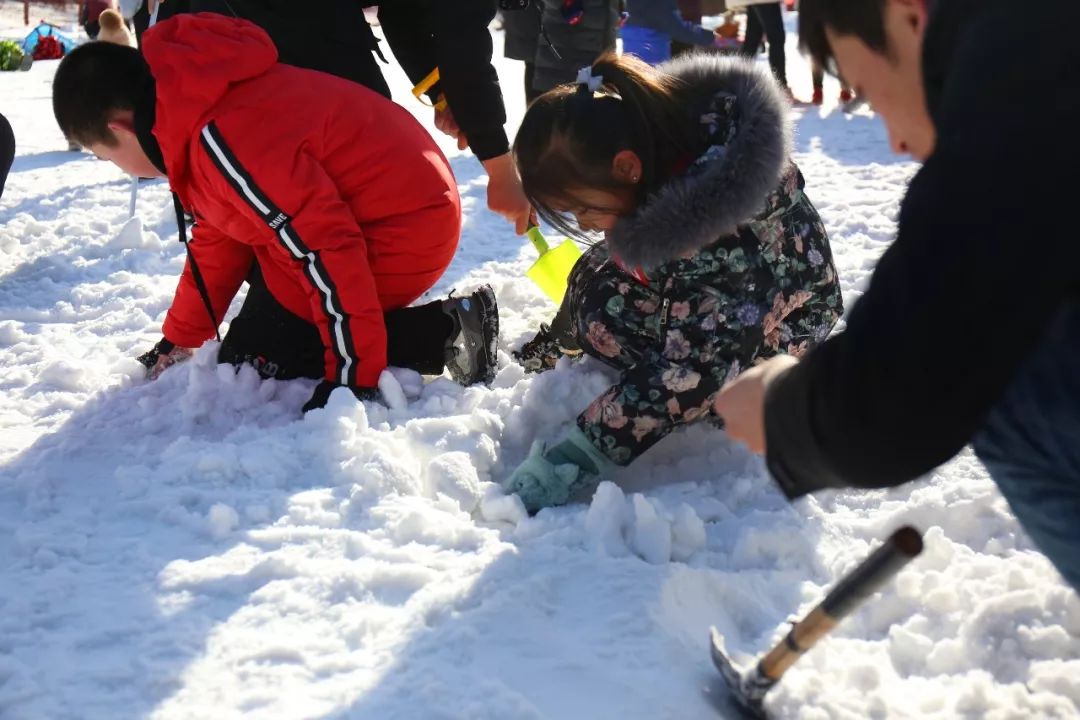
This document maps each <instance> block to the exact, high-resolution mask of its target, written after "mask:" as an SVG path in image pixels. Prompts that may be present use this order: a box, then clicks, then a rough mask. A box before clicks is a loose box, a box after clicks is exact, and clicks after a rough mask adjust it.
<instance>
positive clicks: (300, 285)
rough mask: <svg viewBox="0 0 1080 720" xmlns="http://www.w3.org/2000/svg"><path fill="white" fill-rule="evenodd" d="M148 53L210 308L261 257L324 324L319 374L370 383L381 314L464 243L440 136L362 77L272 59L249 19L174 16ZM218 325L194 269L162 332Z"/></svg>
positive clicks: (295, 307) (188, 336)
mask: <svg viewBox="0 0 1080 720" xmlns="http://www.w3.org/2000/svg"><path fill="white" fill-rule="evenodd" d="M144 54H145V57H146V60H147V62H148V63H149V64H150V70H151V73H152V74H153V76H154V79H155V82H156V84H157V101H156V105H155V113H156V116H155V121H154V129H153V133H154V136H155V137H156V139H157V141H158V143H159V144H160V146H161V151H162V155H163V157H164V161H165V167H166V169H167V171H168V176H169V183H170V185H171V186H172V188H173V190H174V191H175V192H176V193H177V194H178V195H179V196H180V199H181V200H182V201H183V203H184V206H185V207H186V208H188V209H189V210H190V211H191V212H193V214H194V215H195V218H196V225H195V228H194V231H193V240H192V243H191V250H192V252H193V254H194V255H195V258H196V262H197V263H198V265H199V269H200V270H201V271H202V274H203V276H204V279H205V281H206V285H207V288H208V290H209V294H210V297H211V302H212V304H213V306H214V312H215V314H216V316H217V317H218V318H222V317H223V316H224V315H225V312H226V310H227V309H228V307H229V303H230V302H231V301H232V299H233V296H235V295H236V292H237V290H238V289H239V288H240V284H241V283H242V282H243V281H244V278H245V277H246V276H247V274H248V271H249V270H250V268H251V263H252V261H253V260H257V261H258V263H259V267H260V268H261V269H262V273H263V276H264V278H265V279H266V285H267V287H268V289H269V290H270V292H271V293H273V295H274V297H275V298H276V299H277V300H278V302H280V303H281V304H282V305H283V306H284V307H285V308H287V309H288V310H289V311H291V312H292V313H294V314H296V315H299V316H300V317H303V318H305V319H307V320H309V321H310V322H312V323H314V324H316V325H317V327H318V328H319V332H320V334H321V336H322V339H323V343H324V345H325V347H326V374H325V377H326V379H328V380H332V381H334V382H338V383H341V384H345V385H352V386H361V387H373V386H375V385H376V383H377V381H378V378H379V373H380V372H381V371H382V369H383V368H384V367H385V366H386V329H385V326H384V324H383V312H384V311H385V310H390V309H394V308H398V307H403V306H405V305H408V304H409V303H410V302H412V301H413V300H415V299H416V298H418V297H419V296H420V295H422V294H423V293H424V292H425V291H427V290H428V289H430V288H431V286H432V285H433V284H434V283H435V281H436V280H437V279H438V278H439V276H441V275H442V273H443V272H444V271H445V270H446V267H447V265H449V263H450V259H451V258H452V256H453V254H454V251H455V250H456V248H457V240H458V235H459V233H460V230H461V203H460V199H459V197H458V193H457V186H456V184H455V182H454V177H453V174H452V173H451V171H450V167H449V165H448V163H447V161H446V158H445V157H443V155H442V153H441V152H440V151H439V149H438V147H437V146H436V145H435V142H434V141H433V140H432V138H431V136H430V135H428V133H427V132H426V131H425V130H424V129H423V128H422V127H421V126H420V125H419V123H417V122H416V120H415V119H414V118H413V117H412V116H411V115H409V113H407V112H406V111H405V110H403V109H401V108H400V107H398V106H396V105H394V104H393V103H392V102H390V101H389V100H387V99H385V98H384V97H382V96H380V95H378V94H376V93H374V92H372V91H371V90H368V89H367V88H364V87H362V86H360V85H357V84H355V83H352V82H349V81H347V80H342V79H340V78H337V77H333V76H331V75H326V74H323V73H319V72H315V71H311V70H302V69H299V68H295V67H291V66H287V65H281V64H278V63H277V51H276V50H275V48H274V45H273V44H272V43H271V41H270V38H269V37H268V36H267V35H266V33H265V32H263V31H262V30H261V29H259V28H258V27H256V26H255V25H253V24H251V23H249V22H246V21H244V20H237V19H233V18H227V17H225V16H221V15H213V14H200V15H180V16H177V17H174V18H171V19H169V20H167V21H165V22H161V23H159V24H157V25H156V26H155V27H153V28H152V29H150V30H149V31H147V33H146V35H145V36H144ZM214 330H215V328H214V326H213V323H212V322H211V320H210V318H209V316H208V314H207V312H206V308H205V306H204V304H203V302H202V299H201V298H200V296H199V293H198V289H197V287H196V285H195V283H194V280H193V279H192V275H191V272H190V267H185V269H184V273H183V275H182V276H181V278H180V283H179V286H178V287H177V289H176V297H175V298H174V300H173V304H172V307H171V308H170V309H169V312H168V315H167V316H166V318H165V325H164V335H165V337H166V338H167V339H168V340H169V341H171V342H173V343H175V344H177V345H182V346H186V347H197V346H199V345H201V344H202V343H203V342H204V341H206V340H207V339H209V338H210V337H212V336H213V334H214Z"/></svg>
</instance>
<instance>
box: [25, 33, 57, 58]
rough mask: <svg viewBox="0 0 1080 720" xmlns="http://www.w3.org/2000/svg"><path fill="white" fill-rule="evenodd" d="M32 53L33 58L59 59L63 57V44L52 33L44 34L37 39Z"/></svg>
mask: <svg viewBox="0 0 1080 720" xmlns="http://www.w3.org/2000/svg"><path fill="white" fill-rule="evenodd" d="M32 55H33V57H34V59H35V60H59V59H60V58H62V57H64V46H63V45H61V44H60V41H59V40H57V39H56V38H54V37H53V36H52V35H45V36H43V37H41V38H39V39H38V43H37V47H35V48H34V52H33V53H32Z"/></svg>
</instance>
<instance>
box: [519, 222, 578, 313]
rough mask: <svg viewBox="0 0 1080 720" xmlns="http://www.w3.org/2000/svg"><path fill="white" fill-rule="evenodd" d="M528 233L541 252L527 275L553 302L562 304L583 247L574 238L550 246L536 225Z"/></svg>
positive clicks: (537, 249) (534, 245)
mask: <svg viewBox="0 0 1080 720" xmlns="http://www.w3.org/2000/svg"><path fill="white" fill-rule="evenodd" d="M526 235H528V238H529V241H530V242H532V244H533V247H535V248H536V251H537V252H538V253H540V259H539V260H537V261H536V262H534V263H533V264H532V267H531V268H529V269H528V271H526V273H525V275H526V276H527V277H528V278H529V279H530V280H532V281H533V282H534V283H536V285H537V287H539V288H540V289H541V290H543V291H544V294H545V295H547V296H548V297H549V298H551V300H552V302H554V303H555V304H556V305H562V301H563V296H565V295H566V285H567V281H568V280H569V278H570V271H571V270H573V269H574V265H575V264H576V263H577V261H578V258H580V257H581V248H579V247H578V246H577V243H575V242H574V241H573V240H567V241H566V242H564V243H563V244H562V245H559V246H558V247H557V248H552V247H549V246H548V243H547V240H546V239H545V238H544V235H543V234H542V233H541V232H540V228H538V227H536V226H535V225H533V226H531V227H530V228H529V230H528V232H527V233H526Z"/></svg>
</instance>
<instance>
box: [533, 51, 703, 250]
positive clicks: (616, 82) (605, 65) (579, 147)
mask: <svg viewBox="0 0 1080 720" xmlns="http://www.w3.org/2000/svg"><path fill="white" fill-rule="evenodd" d="M681 89H682V83H681V82H680V81H679V80H678V79H677V78H675V77H673V76H671V75H665V74H664V73H661V72H658V71H657V70H656V69H654V68H652V67H650V66H649V65H647V64H646V63H644V62H642V61H641V60H639V59H637V58H636V57H633V56H622V57H619V56H617V55H614V54H611V53H608V54H605V55H603V56H601V57H600V58H599V59H598V60H596V62H594V63H593V64H592V67H591V68H588V69H586V70H584V71H583V74H582V76H581V78H580V81H579V82H577V83H572V84H569V83H568V84H566V85H560V86H559V87H557V88H554V89H553V90H549V91H548V92H546V93H544V94H543V95H541V96H540V97H538V98H537V99H536V100H534V101H533V103H532V104H531V105H530V106H529V110H528V112H526V114H525V118H524V119H523V120H522V122H521V127H520V128H519V130H518V134H517V137H516V138H515V140H514V157H515V160H516V161H517V165H518V170H519V172H520V173H521V180H522V186H523V187H524V189H525V194H526V195H527V196H528V198H529V200H530V201H531V202H532V204H533V206H534V207H535V208H536V209H537V211H538V212H539V213H540V215H541V216H543V217H544V219H546V220H547V221H548V222H550V223H551V224H552V225H554V226H555V227H557V228H559V229H561V230H563V231H564V232H567V233H570V234H574V235H578V236H579V237H580V236H581V235H582V233H581V231H580V230H578V229H577V228H576V227H574V226H573V225H572V224H571V223H570V222H569V220H568V219H567V218H566V217H565V216H564V215H563V214H562V213H559V212H558V211H556V210H554V209H553V208H552V207H551V206H552V203H555V204H564V205H565V204H567V203H568V202H572V201H573V198H572V193H571V192H570V191H571V190H573V189H581V188H594V189H614V188H618V187H619V184H618V183H616V182H615V180H614V179H613V178H612V174H611V163H612V161H613V159H614V157H615V155H616V153H618V152H620V151H622V150H632V151H634V152H635V153H636V154H637V155H638V157H640V158H641V164H642V173H641V182H640V183H639V184H638V185H637V189H638V193H639V200H641V201H643V200H644V199H645V198H646V197H647V196H648V195H649V194H651V193H653V192H655V191H656V190H658V189H659V188H660V187H661V186H662V185H663V184H664V183H665V182H666V181H667V180H668V178H669V177H670V175H671V172H672V170H673V168H674V167H675V166H676V165H677V164H678V163H679V161H680V160H682V159H684V158H685V156H687V155H688V154H692V153H696V151H697V150H699V148H696V147H695V142H696V137H695V133H694V130H693V128H694V127H695V124H694V123H693V122H692V121H691V120H690V119H689V118H688V117H687V115H686V109H685V108H684V107H683V105H682V102H681V98H680V97H679V96H680V94H681V93H680V91H681ZM620 189H623V188H620Z"/></svg>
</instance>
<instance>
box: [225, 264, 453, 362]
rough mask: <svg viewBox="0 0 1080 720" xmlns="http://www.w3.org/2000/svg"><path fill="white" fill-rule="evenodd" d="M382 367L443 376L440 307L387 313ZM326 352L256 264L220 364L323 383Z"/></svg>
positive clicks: (446, 322) (447, 325) (444, 335)
mask: <svg viewBox="0 0 1080 720" xmlns="http://www.w3.org/2000/svg"><path fill="white" fill-rule="evenodd" d="M385 321H386V362H387V365H391V366H393V367H402V368H409V369H412V370H415V371H417V372H418V373H420V374H422V375H441V374H442V372H443V369H444V368H445V363H444V358H445V348H446V342H447V340H448V339H449V336H450V333H451V332H452V331H453V328H454V323H453V321H452V320H451V319H450V317H449V316H448V315H447V314H446V313H444V312H443V311H442V302H440V301H435V302H430V303H427V304H426V305H419V306H417V307H407V308H402V309H400V310H391V311H390V312H388V313H386V315H385ZM324 351H325V347H324V345H323V342H322V338H321V337H320V336H319V331H318V329H317V328H316V327H315V325H313V324H311V323H309V322H308V321H307V320H304V319H303V318H301V317H298V316H296V315H293V314H292V313H291V312H289V311H288V310H286V309H285V308H284V307H283V306H282V305H281V303H279V302H278V301H277V300H276V299H275V298H274V296H273V295H271V294H270V291H269V290H268V289H267V287H266V282H265V281H264V280H263V277H262V273H261V272H259V268H258V265H254V266H253V267H252V271H251V274H250V275H249V276H248V294H247V298H246V299H245V300H244V305H243V306H242V307H241V308H240V313H239V314H238V315H237V316H236V318H235V319H233V321H232V323H231V324H230V326H229V332H228V333H227V334H226V335H225V339H224V340H223V341H222V343H221V350H220V352H219V353H218V362H221V363H229V364H231V365H239V364H241V363H248V364H250V365H253V366H254V367H255V369H256V370H258V371H259V374H260V375H262V376H263V377H266V378H271V377H272V378H277V379H278V380H292V379H294V378H298V377H307V378H316V379H318V378H321V377H323V376H324V374H325V371H326V366H325V360H324Z"/></svg>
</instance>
